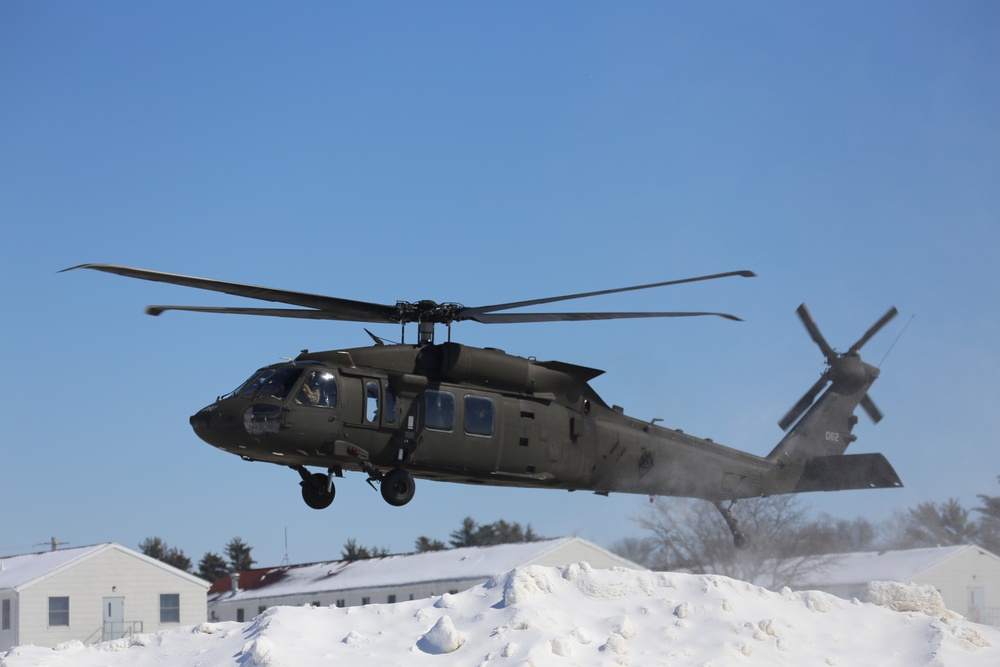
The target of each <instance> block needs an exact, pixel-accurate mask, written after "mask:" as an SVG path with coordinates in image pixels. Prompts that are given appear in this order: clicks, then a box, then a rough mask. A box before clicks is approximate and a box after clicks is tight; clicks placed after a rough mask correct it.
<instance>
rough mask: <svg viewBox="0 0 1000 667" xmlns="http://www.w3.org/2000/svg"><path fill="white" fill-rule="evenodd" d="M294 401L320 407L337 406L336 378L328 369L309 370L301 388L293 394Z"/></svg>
mask: <svg viewBox="0 0 1000 667" xmlns="http://www.w3.org/2000/svg"><path fill="white" fill-rule="evenodd" d="M295 402H296V403H299V404H300V405H315V406H317V407H321V408H335V407H337V379H336V378H335V377H334V376H333V373H331V372H330V371H325V370H314V371H309V373H308V374H306V379H305V382H303V383H302V388H301V389H299V393H298V394H296V395H295Z"/></svg>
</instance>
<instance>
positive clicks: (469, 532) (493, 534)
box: [139, 517, 545, 582]
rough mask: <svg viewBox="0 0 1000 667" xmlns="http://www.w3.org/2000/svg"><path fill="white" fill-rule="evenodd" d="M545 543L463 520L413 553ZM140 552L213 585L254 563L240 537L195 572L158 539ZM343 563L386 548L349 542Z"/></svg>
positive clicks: (501, 524) (524, 532) (513, 526)
mask: <svg viewBox="0 0 1000 667" xmlns="http://www.w3.org/2000/svg"><path fill="white" fill-rule="evenodd" d="M541 539H545V538H543V537H539V536H538V535H537V534H536V533H535V531H534V530H532V528H531V525H530V524H529V525H528V526H521V524H520V523H518V522H516V521H505V520H503V519H499V520H497V521H494V522H493V523H486V524H479V523H477V522H476V521H475V520H474V519H473V518H472V517H466V518H465V519H463V520H462V523H461V525H460V526H459V527H458V528H457V529H456V530H454V531H452V532H451V533H450V534H449V536H448V543H447V544H446V543H445V542H443V541H441V540H437V539H432V538H430V537H427V536H426V535H421V536H420V537H418V538H417V540H416V542H415V544H414V550H415V551H417V552H423V551H439V550H442V549H455V548H459V547H478V546H493V545H497V544H510V543H516V542H534V541H537V540H541ZM139 550H140V551H141V552H142V553H144V554H145V555H147V556H149V557H151V558H155V559H157V560H159V561H163V562H164V563H167V564H168V565H171V566H173V567H176V568H177V569H179V570H183V571H185V572H188V573H191V574H196V575H198V576H199V577H201V578H202V579H206V580H208V581H211V582H215V581H217V580H219V579H221V578H222V577H224V576H226V575H227V574H229V573H230V572H234V571H238V570H249V569H250V568H252V567H253V566H254V564H255V563H256V562H257V561H255V560H254V559H253V557H252V556H251V555H250V552H251V551H252V550H253V547H251V546H249V545H248V544H247V543H246V542H244V541H243V540H242V539H241V538H239V537H234V538H232V539H231V540H229V542H228V543H226V548H225V550H224V554H225V557H223V556H221V555H219V554H217V553H215V552H212V551H209V552H206V553H205V555H204V556H202V558H201V560H200V561H198V567H197V569H194V568H193V566H192V562H191V559H190V558H188V557H187V555H185V553H184V551H183V550H182V549H180V548H178V547H172V546H170V545H168V544H167V543H166V542H165V541H164V540H162V539H161V538H159V537H147V538H146V539H144V540H143V541H142V542H140V543H139ZM340 555H341V558H342V560H361V559H364V558H378V557H380V556H388V555H389V550H388V549H387V548H386V547H369V546H363V545H360V544H358V542H357V540H355V539H354V538H353V537H352V538H349V539H348V540H347V541H346V542H345V543H344V546H343V549H342V550H341V552H340Z"/></svg>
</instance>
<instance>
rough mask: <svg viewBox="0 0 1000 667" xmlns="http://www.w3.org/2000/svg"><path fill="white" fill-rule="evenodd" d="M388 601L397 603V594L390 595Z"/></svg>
mask: <svg viewBox="0 0 1000 667" xmlns="http://www.w3.org/2000/svg"><path fill="white" fill-rule="evenodd" d="M388 602H389V604H393V603H395V602H396V596H395V595H390V596H389V599H388Z"/></svg>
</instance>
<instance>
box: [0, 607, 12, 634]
mask: <svg viewBox="0 0 1000 667" xmlns="http://www.w3.org/2000/svg"><path fill="white" fill-rule="evenodd" d="M0 630H10V600H4V601H3V625H2V626H0Z"/></svg>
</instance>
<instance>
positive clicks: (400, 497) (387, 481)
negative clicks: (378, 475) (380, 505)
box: [381, 468, 416, 507]
mask: <svg viewBox="0 0 1000 667" xmlns="http://www.w3.org/2000/svg"><path fill="white" fill-rule="evenodd" d="M415 490H416V489H415V487H414V483H413V475H411V474H410V473H408V472H406V471H405V470H403V469H402V468H395V469H393V470H390V471H389V472H387V473H386V474H385V476H384V477H383V478H382V485H381V491H382V498H383V499H384V500H385V502H387V503H389V504H390V505H392V506H394V507H402V506H403V505H405V504H406V503H408V502H410V500H412V499H413V492H414V491H415Z"/></svg>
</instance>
